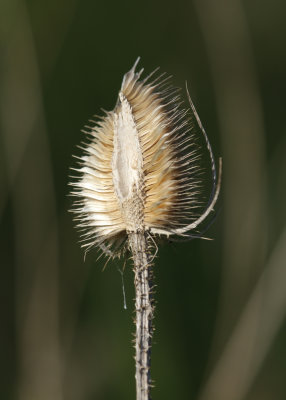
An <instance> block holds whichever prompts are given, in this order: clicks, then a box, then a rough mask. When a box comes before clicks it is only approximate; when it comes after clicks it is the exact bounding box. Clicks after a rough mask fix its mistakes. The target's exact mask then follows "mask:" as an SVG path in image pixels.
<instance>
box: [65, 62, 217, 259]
mask: <svg viewBox="0 0 286 400" xmlns="http://www.w3.org/2000/svg"><path fill="white" fill-rule="evenodd" d="M137 63H138V60H137V61H136V63H135V65H134V66H133V68H132V69H131V70H130V71H129V72H128V73H127V74H125V76H124V78H123V82H122V86H121V90H120V92H119V96H118V100H117V104H116V106H115V108H114V110H113V111H111V112H106V113H105V115H104V116H103V117H101V118H100V119H98V121H97V123H96V125H95V126H93V127H92V128H90V131H89V132H86V131H85V132H86V133H88V134H89V136H90V139H89V142H88V144H85V145H84V152H85V154H84V155H83V156H82V157H80V162H79V168H77V171H78V172H79V173H80V178H79V179H76V180H75V181H74V182H72V186H73V187H74V191H73V192H72V194H73V195H74V196H77V197H78V198H79V199H80V201H77V202H75V207H74V210H73V211H74V213H75V214H76V216H77V217H76V218H75V219H76V220H77V221H78V227H79V228H81V229H82V230H83V234H82V242H83V246H84V247H85V248H86V249H89V248H91V247H93V246H95V247H98V248H100V249H101V250H102V251H103V252H104V253H106V254H107V255H108V256H109V257H110V256H111V257H114V256H120V255H121V254H122V251H124V250H125V248H126V246H125V244H126V242H127V235H128V233H130V232H136V231H138V230H139V231H142V232H149V234H151V235H158V234H159V235H166V236H171V235H181V236H187V235H188V231H190V230H192V229H195V228H196V227H197V226H198V224H199V223H201V222H202V221H203V220H204V219H205V218H206V217H207V215H208V214H209V212H210V211H211V210H212V209H213V206H214V203H215V201H216V199H217V196H218V192H219V187H220V182H219V184H218V185H217V190H216V193H213V196H212V199H211V200H210V201H209V205H208V207H207V209H206V210H205V212H204V213H203V214H202V215H203V217H202V216H201V215H200V214H199V213H198V212H199V210H201V207H202V201H201V199H200V194H201V192H200V191H201V186H202V182H201V181H200V179H199V173H200V167H199V159H200V155H201V153H200V151H199V147H198V146H197V145H196V142H195V138H194V134H193V133H192V132H191V130H192V122H191V118H192V117H195V118H196V120H197V122H198V124H199V128H200V129H201V130H203V127H202V125H201V123H200V120H199V119H198V115H197V113H196V111H195V108H194V106H193V103H192V102H191V100H190V98H189V100H190V105H191V110H185V109H183V108H182V107H181V103H182V101H181V98H180V96H179V94H178V89H176V88H173V87H172V86H170V85H169V83H168V81H169V77H167V78H165V77H164V74H163V75H161V78H160V79H161V80H160V79H158V78H155V79H153V81H152V80H151V77H152V76H153V73H152V74H150V75H149V76H148V77H147V78H145V79H144V80H140V76H141V74H142V72H143V70H141V71H139V72H137V73H136V72H135V69H136V66H137ZM163 77H164V79H163ZM203 134H204V135H205V132H204V130H203ZM206 140H207V146H208V149H209V151H210V155H211V161H212V167H213V168H214V179H216V172H215V165H214V160H213V155H212V151H211V147H210V144H209V142H208V139H207V137H206ZM215 185H216V183H214V186H215ZM214 197H215V200H214Z"/></svg>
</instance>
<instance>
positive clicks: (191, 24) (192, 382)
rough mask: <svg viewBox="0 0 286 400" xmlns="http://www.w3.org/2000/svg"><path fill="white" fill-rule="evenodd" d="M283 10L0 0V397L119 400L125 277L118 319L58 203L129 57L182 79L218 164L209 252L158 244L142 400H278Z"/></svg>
mask: <svg viewBox="0 0 286 400" xmlns="http://www.w3.org/2000/svg"><path fill="white" fill-rule="evenodd" d="M285 4H286V3H285V1H282V0H274V1H266V0H262V1H261V0H259V1H258V0H251V1H244V2H239V1H238V0H229V1H227V0H218V1H212V0H196V1H195V0H194V1H182V0H179V1H176V2H175V1H169V0H167V1H162V0H159V1H150V0H147V1H145V2H136V1H124V0H122V1H114V0H113V1H97V0H81V1H79V0H49V1H43V0H27V1H24V0H1V3H0V23H1V25H0V59H1V65H0V111H1V115H0V118H1V135H0V146H1V147H0V193H1V195H0V196H1V197H0V213H1V214H0V215H1V241H0V243H1V284H0V293H1V302H0V304H1V320H0V321H1V322H0V323H1V328H0V339H1V342H0V360H1V364H0V368H1V369H0V398H1V399H3V400H4V399H5V400H12V399H13V400H14V399H15V400H18V399H19V400H22V399H23V400H63V399H65V400H79V399H80V400H95V399H96V400H109V399H117V400H119V399H124V400H127V399H134V398H135V383H134V361H133V353H134V352H133V348H132V344H131V340H132V335H133V332H134V326H133V322H132V320H133V318H134V313H133V308H134V305H133V298H134V290H133V276H132V271H131V265H130V263H127V266H126V270H125V274H124V281H125V289H126V296H127V306H128V309H127V310H124V308H123V295H122V288H121V277H120V274H119V273H118V271H117V269H116V263H109V264H108V266H107V268H106V269H105V271H104V272H102V269H103V266H104V261H102V260H99V261H96V258H97V253H96V251H94V252H93V251H92V252H90V253H89V254H88V256H87V258H86V261H85V262H84V260H83V251H82V250H81V249H80V246H79V244H78V234H77V232H76V231H75V229H74V227H73V222H72V216H71V215H70V214H69V213H68V212H67V210H68V209H69V208H70V207H71V200H70V198H68V197H67V194H68V191H69V188H68V180H69V178H68V175H69V173H70V172H69V167H70V166H75V159H74V158H72V154H75V153H77V154H78V153H79V150H78V149H76V145H78V144H79V143H80V141H81V140H83V134H82V133H81V132H80V129H81V128H83V126H84V125H85V124H86V123H87V121H88V119H89V118H91V117H92V115H93V114H100V112H101V111H100V108H101V107H103V108H104V109H107V110H110V109H112V108H113V107H114V105H115V102H116V97H117V93H118V89H119V88H120V84H121V80H122V77H123V74H124V73H125V72H127V71H128V70H129V69H130V67H131V66H132V65H133V63H134V61H135V60H136V58H137V57H138V56H141V61H140V65H141V66H143V67H144V68H145V71H146V73H148V72H151V71H152V70H153V69H155V68H156V67H157V66H160V67H161V70H162V71H166V72H168V73H170V74H172V75H173V77H174V78H173V82H174V83H175V84H176V85H178V86H181V87H183V86H184V84H185V80H188V82H189V85H190V88H191V94H192V97H193V100H194V102H195V104H196V105H197V109H198V111H199V114H200V116H201V119H202V121H203V123H204V125H205V128H206V130H207V132H208V135H209V138H210V141H211V143H212V144H213V148H214V152H215V156H216V158H217V159H218V157H219V156H220V155H221V156H222V157H223V162H224V164H223V170H224V172H223V188H222V195H221V197H220V200H219V204H218V205H217V210H218V216H217V218H216V220H215V222H214V224H213V225H212V226H211V228H210V230H209V231H208V237H210V238H213V239H214V240H212V241H206V240H193V241H191V242H188V243H164V244H160V245H159V254H158V258H157V260H156V264H155V277H156V285H157V289H156V301H157V306H156V314H155V327H156V331H155V334H154V346H153V351H152V352H153V356H152V377H153V379H154V381H155V387H154V389H153V398H154V399H158V400H159V399H199V400H274V399H275V400H283V399H285V398H286V382H285V372H286V330H285V329H286V327H285V318H284V317H285V311H286V299H285V294H284V293H286V272H285V271H286V262H285V259H286V240H285V221H286V212H285V198H286V191H285V187H286V185H285V183H286V170H285V167H286V161H285V150H286V146H285V133H286V124H285V110H286V108H285V107H286V101H285V89H286V84H285V82H286V81H285V75H286V73H285V71H286V54H285V37H286V27H285V25H286V24H285V16H286V15H285V14H286V5H285ZM120 266H122V264H120ZM284 270H285V271H284Z"/></svg>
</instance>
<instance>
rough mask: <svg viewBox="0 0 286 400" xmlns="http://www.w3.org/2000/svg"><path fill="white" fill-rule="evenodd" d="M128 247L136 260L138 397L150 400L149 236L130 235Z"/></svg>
mask: <svg viewBox="0 0 286 400" xmlns="http://www.w3.org/2000/svg"><path fill="white" fill-rule="evenodd" d="M128 239H129V246H130V250H131V252H132V258H133V263H134V268H133V269H134V282H135V294H136V298H135V309H136V320H135V323H136V337H135V351H136V354H135V361H136V373H135V378H136V400H150V399H151V394H150V386H151V376H150V366H151V340H152V329H153V327H152V321H153V315H154V302H153V291H152V288H153V283H152V277H153V265H152V262H151V256H150V254H149V252H148V243H147V237H146V234H145V233H144V232H132V233H129V234H128Z"/></svg>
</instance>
